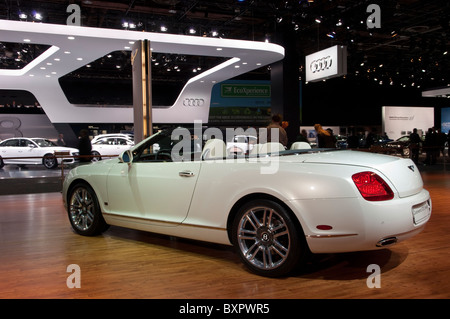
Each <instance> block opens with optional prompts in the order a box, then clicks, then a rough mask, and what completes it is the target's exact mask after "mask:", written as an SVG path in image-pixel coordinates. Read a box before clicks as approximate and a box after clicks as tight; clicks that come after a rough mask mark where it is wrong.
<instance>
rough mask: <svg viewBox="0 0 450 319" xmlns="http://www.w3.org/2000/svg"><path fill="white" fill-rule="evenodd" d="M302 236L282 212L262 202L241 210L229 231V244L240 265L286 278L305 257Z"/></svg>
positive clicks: (292, 221) (247, 205)
mask: <svg viewBox="0 0 450 319" xmlns="http://www.w3.org/2000/svg"><path fill="white" fill-rule="evenodd" d="M302 234H303V232H302V230H301V229H300V227H299V226H298V225H297V223H296V222H295V221H294V220H293V219H292V217H291V214H290V213H289V211H288V210H287V209H286V208H284V207H283V206H281V205H280V204H278V203H276V202H274V201H271V200H265V199H261V200H254V201H251V202H249V203H247V204H245V205H244V206H242V207H241V208H240V209H239V211H238V213H237V215H236V217H235V219H234V222H233V228H232V240H233V244H234V246H235V247H236V249H237V252H238V254H239V256H240V257H241V259H242V261H243V262H244V264H245V265H246V266H247V267H248V268H249V269H250V270H251V271H252V272H254V273H256V274H258V275H263V276H268V277H279V276H284V275H287V274H289V273H290V272H291V271H292V270H293V269H294V268H295V267H296V266H297V265H298V264H299V262H301V261H302V259H303V257H304V256H306V243H305V239H304V236H302Z"/></svg>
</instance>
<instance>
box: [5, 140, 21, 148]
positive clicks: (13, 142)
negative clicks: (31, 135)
mask: <svg viewBox="0 0 450 319" xmlns="http://www.w3.org/2000/svg"><path fill="white" fill-rule="evenodd" d="M2 146H8V147H17V146H19V140H18V139H17V140H9V141H4V142H3V143H2Z"/></svg>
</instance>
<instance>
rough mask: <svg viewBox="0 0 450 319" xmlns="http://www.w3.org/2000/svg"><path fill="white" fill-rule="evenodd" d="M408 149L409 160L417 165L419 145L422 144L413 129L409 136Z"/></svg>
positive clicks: (415, 130)
mask: <svg viewBox="0 0 450 319" xmlns="http://www.w3.org/2000/svg"><path fill="white" fill-rule="evenodd" d="M409 141H410V143H409V149H410V151H411V159H412V160H413V161H414V163H416V165H417V164H418V163H419V150H420V143H421V142H422V141H421V139H420V136H419V134H417V129H416V128H414V129H413V132H412V133H411V134H410V135H409Z"/></svg>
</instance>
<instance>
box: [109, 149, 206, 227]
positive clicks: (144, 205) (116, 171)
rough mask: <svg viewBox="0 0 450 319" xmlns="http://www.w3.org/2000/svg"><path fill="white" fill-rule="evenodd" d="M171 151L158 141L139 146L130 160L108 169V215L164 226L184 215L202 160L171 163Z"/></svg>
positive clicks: (187, 209) (182, 217) (173, 223)
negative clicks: (144, 220)
mask: <svg viewBox="0 0 450 319" xmlns="http://www.w3.org/2000/svg"><path fill="white" fill-rule="evenodd" d="M169 144H170V143H169ZM142 149H144V151H142ZM170 151H171V149H170V146H169V148H168V147H167V144H166V143H165V142H163V143H161V141H160V142H159V143H156V144H154V145H150V146H145V147H142V148H141V153H140V154H136V153H135V154H134V155H135V157H134V160H133V162H132V163H130V164H128V163H117V164H116V165H114V166H113V167H112V168H111V170H110V172H109V174H108V178H107V192H108V210H109V213H110V214H119V215H126V216H128V217H134V218H136V220H137V222H139V219H146V220H147V222H148V221H150V222H152V221H154V222H155V223H158V224H160V223H161V222H164V223H166V225H167V226H176V225H177V224H179V223H181V222H182V221H183V220H184V219H185V218H186V215H187V213H188V211H189V206H190V204H191V199H192V195H193V193H194V190H195V186H196V182H197V179H198V176H199V173H200V168H201V162H199V161H188V162H173V161H172V160H171V159H170ZM144 152H145V154H143V153H144ZM143 155H145V156H143Z"/></svg>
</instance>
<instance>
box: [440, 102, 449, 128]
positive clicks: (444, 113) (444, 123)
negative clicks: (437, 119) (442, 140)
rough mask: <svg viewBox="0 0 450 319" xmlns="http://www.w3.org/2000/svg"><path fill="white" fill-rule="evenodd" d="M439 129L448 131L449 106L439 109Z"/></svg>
mask: <svg viewBox="0 0 450 319" xmlns="http://www.w3.org/2000/svg"><path fill="white" fill-rule="evenodd" d="M441 131H442V132H444V133H449V132H450V107H444V108H442V109H441Z"/></svg>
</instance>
